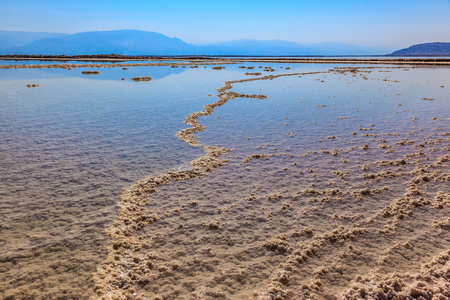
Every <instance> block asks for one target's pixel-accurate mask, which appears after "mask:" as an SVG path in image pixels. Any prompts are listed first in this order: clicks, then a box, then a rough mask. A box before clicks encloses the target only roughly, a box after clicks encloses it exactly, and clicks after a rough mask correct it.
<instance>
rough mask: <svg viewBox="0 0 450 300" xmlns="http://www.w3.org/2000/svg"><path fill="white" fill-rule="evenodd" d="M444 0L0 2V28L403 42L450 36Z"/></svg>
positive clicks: (209, 38)
mask: <svg viewBox="0 0 450 300" xmlns="http://www.w3.org/2000/svg"><path fill="white" fill-rule="evenodd" d="M449 16H450V0H408V1H406V0H390V1H387V0H378V1H372V0H361V1H357V0H346V1H330V0H316V1H313V0H309V1H307V0H278V1H269V0H258V1H254V0H249V1H246V0H228V1H213V0H210V1H206V0H191V1H170V0H165V1H164V0H128V1H119V0H112V1H104V0H89V1H87V0H77V1H64V0H59V1H57V0H55V1H50V0H39V1H37V0H32V1H30V0H23V1H20V0H15V1H11V0H1V1H0V30H17V31H44V32H64V33H76V32H82V31H96V30H116V29H139V30H146V31H156V32H160V33H162V34H165V35H168V36H170V37H178V38H180V39H182V40H184V41H185V42H188V43H202V42H219V41H226V40H236V39H261V40H271V39H282V40H289V41H294V42H298V43H300V44H307V43H320V42H343V43H352V44H356V45H365V46H379V47H393V48H399V47H400V48H402V47H403V48H404V47H407V46H410V45H412V44H418V43H425V42H433V41H441V42H450V17H449Z"/></svg>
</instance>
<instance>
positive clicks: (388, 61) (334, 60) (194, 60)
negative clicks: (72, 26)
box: [0, 54, 450, 69]
mask: <svg viewBox="0 0 450 300" xmlns="http://www.w3.org/2000/svg"><path fill="white" fill-rule="evenodd" d="M383 57H386V56H383ZM0 60H11V61H20V60H28V61H59V62H66V61H85V62H105V63H107V62H110V63H114V64H88V63H86V64H67V63H60V64H43V65H40V64H38V65H36V64H21V65H19V64H17V65H0V69H42V68H63V69H72V68H104V67H145V66H172V65H185V66H191V65H216V64H234V63H245V62H252V63H293V64H312V63H314V64H377V65H379V64H383V65H417V66H448V65H450V57H449V58H412V57H401V58H400V57H395V58H392V57H389V58H363V57H361V58H344V57H340V56H339V57H281V56H280V57H256V56H253V57H243V56H239V57H236V58H234V57H218V56H173V57H172V56H164V57H163V56H125V55H115V54H113V55H77V56H50V55H48V56H44V55H24V56H18V55H3V56H0ZM168 60H169V61H174V62H165V61H168ZM126 61H128V62H129V61H149V63H125V62H126Z"/></svg>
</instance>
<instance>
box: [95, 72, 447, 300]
mask: <svg viewBox="0 0 450 300" xmlns="http://www.w3.org/2000/svg"><path fill="white" fill-rule="evenodd" d="M374 71H377V70H376V69H375V68H373V67H370V68H368V69H362V68H336V69H331V70H329V71H327V72H310V73H292V74H279V75H270V76H263V77H259V78H251V79H242V80H235V81H228V82H225V85H224V86H223V87H221V88H219V89H218V90H217V91H218V92H219V95H218V98H219V100H217V101H216V102H214V103H212V104H210V105H207V106H205V108H204V110H202V111H200V112H197V113H193V114H191V115H189V116H188V117H187V118H186V121H185V122H186V124H188V125H190V126H191V128H187V129H185V130H182V131H180V132H179V133H178V134H177V135H178V137H180V138H181V139H182V140H183V141H185V142H187V143H188V144H190V145H192V146H200V147H202V148H204V149H205V151H206V154H205V156H203V157H201V158H199V159H197V160H195V161H193V162H191V168H190V169H187V170H183V171H179V172H174V171H169V172H167V173H165V174H163V175H159V176H150V177H148V178H146V179H144V180H142V181H139V182H138V183H137V184H136V185H134V186H132V187H131V188H129V189H127V190H126V191H125V192H124V193H123V194H122V196H121V201H120V216H119V219H118V220H117V221H116V222H115V223H114V224H113V225H112V226H111V227H110V228H109V230H108V233H109V235H110V236H111V238H112V244H111V246H110V247H109V255H108V259H107V260H106V261H105V262H104V263H103V264H102V265H101V266H100V267H99V268H98V271H97V273H96V274H95V278H94V279H95V282H96V286H95V291H96V293H97V297H98V298H100V299H111V298H113V299H114V298H117V299H127V298H131V299H336V298H339V299H361V298H362V299H373V298H380V297H381V298H393V297H394V298H395V297H399V298H402V297H403V298H406V299H407V298H414V297H416V298H417V297H423V298H425V299H431V298H433V297H435V298H436V299H444V298H446V297H448V296H449V294H448V291H449V288H450V286H449V283H448V281H449V278H448V268H449V263H448V262H449V260H448V249H449V247H450V235H449V230H450V227H449V225H448V213H449V209H450V207H449V205H448V202H449V195H450V190H449V188H448V186H449V184H448V181H449V180H450V175H449V173H448V167H449V160H450V154H448V151H449V150H450V145H449V144H450V143H449V142H450V137H449V133H448V132H445V130H444V129H443V128H440V127H436V126H444V127H445V126H447V125H448V121H443V120H442V119H439V118H437V117H432V118H428V119H427V120H423V118H421V124H422V127H421V129H420V130H416V129H415V127H414V126H413V129H412V130H410V128H409V127H407V125H403V127H401V128H400V127H397V126H395V125H390V124H389V122H385V121H383V120H382V119H380V118H378V119H377V118H376V119H377V121H376V122H374V123H373V124H369V125H368V126H367V125H364V126H363V125H359V126H358V125H357V123H356V122H358V120H359V118H357V117H358V116H357V115H356V116H354V117H352V118H350V117H348V116H344V117H342V115H341V116H339V115H337V116H336V115H331V116H332V117H333V120H335V121H336V120H337V121H340V122H347V123H346V124H348V125H347V126H348V127H349V130H347V131H344V132H342V133H341V134H339V135H329V133H328V132H322V131H319V132H322V134H325V136H315V137H314V138H316V139H317V138H319V142H318V144H312V146H311V147H315V148H312V149H313V150H309V151H306V152H302V149H303V148H307V145H304V144H302V143H301V142H299V141H298V139H300V138H301V135H299V134H295V133H294V132H293V131H288V132H287V133H286V135H284V136H283V138H280V139H279V140H278V142H276V145H272V144H270V143H266V144H263V145H260V146H258V147H255V148H254V149H255V150H254V151H255V153H252V152H249V150H248V149H249V147H248V146H245V145H244V144H242V149H241V148H239V147H237V148H236V147H235V148H233V150H230V149H228V148H229V147H228V148H227V146H226V144H227V141H224V142H223V143H224V144H225V146H222V147H218V146H212V145H211V146H208V145H204V144H202V143H201V134H202V132H204V131H205V130H206V129H207V128H206V127H205V126H203V125H201V122H200V121H201V119H200V118H201V117H205V116H208V115H211V114H213V113H214V112H215V111H214V110H215V108H218V107H221V106H223V105H225V104H226V103H227V102H228V101H230V100H233V101H239V100H241V99H247V98H248V99H261V100H263V101H270V100H271V99H270V97H269V98H268V99H266V98H267V96H265V95H258V94H243V93H239V92H234V91H232V89H233V88H235V87H236V86H239V85H240V84H243V83H257V82H258V81H264V80H281V79H283V78H299V77H301V78H299V79H297V80H302V79H303V78H305V77H308V76H323V77H322V78H318V79H317V81H318V82H319V83H320V82H324V81H325V80H326V78H325V77H326V76H331V77H333V76H335V78H337V80H342V79H343V80H350V81H346V83H348V84H354V83H355V82H360V81H362V82H364V81H368V80H373V81H379V82H381V84H383V85H386V84H400V83H401V81H400V80H392V79H389V78H385V77H382V76H380V75H375V74H372V72H374ZM380 71H384V70H380ZM369 76H370V77H369ZM343 84H344V83H342V85H343ZM247 88H248V87H247ZM263 92H264V91H263ZM418 100H420V99H418ZM369 104H371V102H369ZM316 109H318V111H319V112H320V113H326V114H330V110H331V111H332V108H330V107H329V106H327V105H326V104H318V105H317V106H316ZM404 112H405V111H404ZM242 113H243V114H244V112H242ZM356 113H359V110H356ZM405 113H410V112H409V111H406V112H405ZM292 117H293V116H291V115H289V116H286V118H285V119H286V120H288V119H289V120H291V121H289V123H291V122H294V123H295V121H294V120H292ZM294 117H295V116H294ZM377 117H382V116H377ZM397 118H398V120H399V121H401V122H411V123H415V122H417V118H409V119H408V118H407V117H404V116H400V115H398V117H397ZM380 120H381V121H380ZM348 122H351V123H348ZM363 122H364V121H363ZM435 122H439V125H437V124H436V123H435ZM289 123H286V122H283V123H282V124H281V125H282V126H285V127H286V126H290V124H289ZM364 123H366V122H364ZM411 123H410V124H411ZM313 125H315V124H314V122H312V123H311V128H313ZM278 126H279V125H277V127H278ZM338 126H339V124H337V125H335V124H331V127H338ZM352 127H353V128H352ZM447 127H448V126H447ZM302 129H303V128H302ZM350 129H351V130H350ZM280 130H281V129H277V130H276V132H277V133H281V132H280ZM297 130H298V129H297ZM367 132H370V133H367ZM267 134H268V133H267ZM197 135H200V138H198V137H197ZM249 139H250V138H249ZM241 143H243V142H241ZM319 143H320V146H319ZM269 146H275V148H269ZM285 151H287V152H285ZM231 154H232V155H231ZM97 297H94V298H97Z"/></svg>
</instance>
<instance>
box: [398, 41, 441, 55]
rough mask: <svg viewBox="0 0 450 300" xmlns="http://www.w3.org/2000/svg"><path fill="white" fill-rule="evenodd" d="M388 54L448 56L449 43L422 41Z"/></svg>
mask: <svg viewBox="0 0 450 300" xmlns="http://www.w3.org/2000/svg"><path fill="white" fill-rule="evenodd" d="M390 55H401V56H429V55H435V56H448V55H450V43H438V42H435V43H424V44H417V45H412V46H410V47H408V48H405V49H401V50H397V51H394V52H392V53H391V54H390Z"/></svg>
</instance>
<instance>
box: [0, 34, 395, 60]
mask: <svg viewBox="0 0 450 300" xmlns="http://www.w3.org/2000/svg"><path fill="white" fill-rule="evenodd" d="M6 33H8V32H3V34H4V35H6ZM13 33H16V34H17V35H20V34H22V35H28V36H32V33H24V32H9V36H11V35H13ZM40 34H41V35H39V34H37V35H36V39H35V40H32V41H31V42H29V43H27V44H23V43H22V44H19V45H18V44H17V43H15V44H14V42H13V43H12V44H8V43H7V42H5V43H2V44H0V54H4V55H12V54H18V55H95V54H120V55H156V56H164V55H248V56H252V55H254V56H302V55H385V54H386V53H390V52H391V51H392V50H393V49H383V48H376V47H364V46H356V45H352V44H346V43H335V42H328V43H318V44H307V45H300V44H298V43H295V42H291V41H283V40H251V39H245V40H235V41H225V42H220V43H204V44H197V45H193V44H188V43H186V42H184V41H182V40H181V39H178V38H170V37H168V36H165V35H163V34H161V33H157V32H149V31H140V30H113V31H90V32H81V33H75V34H57V33H55V34H51V33H46V35H47V36H46V35H45V33H40ZM42 34H44V35H42ZM1 36H2V32H1V31H0V38H1ZM42 36H44V38H41V37H42ZM29 39H30V38H29ZM0 41H1V39H0Z"/></svg>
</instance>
